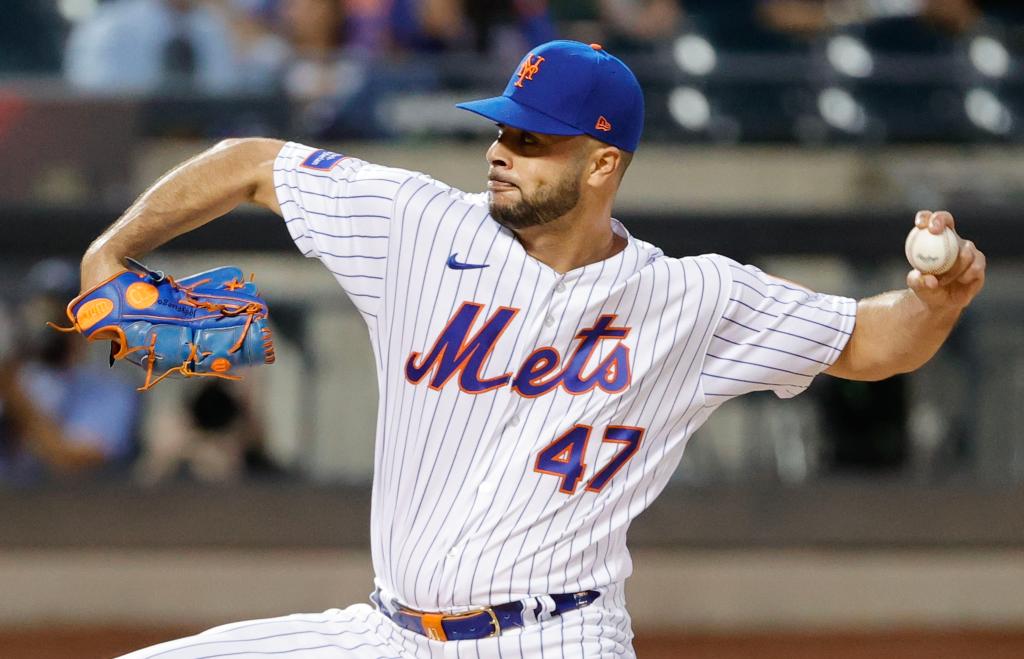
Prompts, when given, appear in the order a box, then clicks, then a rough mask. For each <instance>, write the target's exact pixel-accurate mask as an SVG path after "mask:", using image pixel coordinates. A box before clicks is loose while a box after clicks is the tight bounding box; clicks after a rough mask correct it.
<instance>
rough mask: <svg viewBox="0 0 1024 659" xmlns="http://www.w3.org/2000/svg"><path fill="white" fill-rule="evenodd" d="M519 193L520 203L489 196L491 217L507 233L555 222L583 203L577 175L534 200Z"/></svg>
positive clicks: (520, 191) (565, 179) (570, 176)
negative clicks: (500, 201)
mask: <svg viewBox="0 0 1024 659" xmlns="http://www.w3.org/2000/svg"><path fill="white" fill-rule="evenodd" d="M517 189H518V190H519V194H520V198H519V199H518V200H517V201H511V202H507V203H499V202H498V201H496V200H495V198H494V193H493V192H492V193H490V194H489V199H490V211H491V217H493V218H494V219H495V220H497V222H498V224H501V225H502V226H504V227H506V228H508V229H512V230H515V229H526V228H528V227H535V226H540V225H542V224H548V223H549V222H554V221H555V220H557V219H558V218H560V217H562V216H563V215H565V214H566V213H568V212H569V211H571V210H572V209H573V208H576V204H578V203H579V201H580V179H579V176H578V172H575V171H574V172H570V173H569V174H568V175H567V176H565V177H564V178H562V179H561V180H560V181H558V183H557V184H556V185H555V186H554V187H552V188H549V189H546V190H541V191H539V192H537V193H535V194H533V195H531V196H527V195H526V193H524V192H523V191H522V189H521V188H517Z"/></svg>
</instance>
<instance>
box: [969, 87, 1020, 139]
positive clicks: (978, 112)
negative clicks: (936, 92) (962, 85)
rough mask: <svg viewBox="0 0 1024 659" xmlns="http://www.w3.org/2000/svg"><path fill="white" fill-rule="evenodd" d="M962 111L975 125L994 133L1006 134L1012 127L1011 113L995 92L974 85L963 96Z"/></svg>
mask: <svg viewBox="0 0 1024 659" xmlns="http://www.w3.org/2000/svg"><path fill="white" fill-rule="evenodd" d="M964 111H965V112H966V113H967V117H968V118H969V119H970V120H971V122H972V123H974V125H975V126H977V127H978V128H981V129H982V130H986V131H988V132H990V133H993V134H995V135H1006V134H1007V133H1009V132H1010V129H1012V128H1013V115H1011V114H1010V110H1009V109H1007V107H1006V106H1005V105H1004V104H1003V102H1002V101H1000V100H999V98H997V97H996V95H995V94H993V93H992V92H990V91H989V90H987V89H982V88H980V87H975V88H974V89H972V90H970V91H969V92H967V95H966V96H964Z"/></svg>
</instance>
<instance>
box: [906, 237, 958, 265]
mask: <svg viewBox="0 0 1024 659" xmlns="http://www.w3.org/2000/svg"><path fill="white" fill-rule="evenodd" d="M904 249H905V251H906V253H907V260H908V261H910V265H912V266H914V267H915V268H917V269H918V270H919V271H920V272H921V274H924V275H941V274H942V273H944V272H946V271H948V270H949V269H950V268H952V267H953V264H954V263H956V259H957V256H958V255H959V253H960V239H959V238H958V237H957V235H956V232H955V231H953V229H952V228H950V227H946V228H945V229H944V230H943V231H942V233H939V234H934V233H932V232H931V231H929V230H928V229H927V228H924V229H919V228H917V227H914V228H913V229H911V230H910V234H908V235H907V242H906V243H905V244H904Z"/></svg>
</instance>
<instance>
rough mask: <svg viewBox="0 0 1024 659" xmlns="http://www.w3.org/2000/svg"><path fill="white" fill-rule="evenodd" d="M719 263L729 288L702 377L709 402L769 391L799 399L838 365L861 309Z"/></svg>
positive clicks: (841, 299) (843, 299)
mask: <svg viewBox="0 0 1024 659" xmlns="http://www.w3.org/2000/svg"><path fill="white" fill-rule="evenodd" d="M717 259H718V263H719V267H720V269H721V270H722V271H723V279H724V280H725V281H727V282H730V283H729V285H728V286H726V287H725V288H724V290H725V291H726V292H727V294H728V299H726V300H724V303H725V304H724V311H723V313H722V316H721V319H720V320H719V322H718V325H717V327H716V328H715V332H714V333H713V335H712V338H711V342H710V343H709V345H708V350H707V354H706V355H705V359H704V365H703V368H702V370H701V384H702V386H703V388H704V393H705V395H706V396H707V398H708V402H709V403H711V404H717V403H721V402H724V401H725V400H728V399H729V398H733V397H735V396H739V395H742V394H745V393H749V392H752V391H762V390H771V391H773V392H775V394H776V395H777V396H778V397H779V398H791V397H793V396H796V395H797V394H799V393H800V392H802V391H804V390H805V389H806V388H807V387H808V386H809V385H810V383H811V380H812V379H814V376H815V375H817V374H818V373H821V372H822V371H824V370H825V369H826V368H828V367H829V366H831V365H832V364H833V363H834V362H835V361H836V359H838V357H839V355H840V353H841V352H842V351H843V348H844V347H845V346H846V342H847V341H848V340H849V338H850V335H851V334H852V333H853V327H854V323H855V321H856V318H857V302H856V301H855V300H853V299H851V298H847V297H839V296H835V295H824V294H821V293H815V292H813V291H811V290H809V289H806V288H803V287H801V286H798V285H796V284H794V283H792V282H789V281H786V280H784V279H779V278H777V277H773V276H771V275H768V274H765V273H764V272H762V271H761V270H759V269H757V268H755V267H754V266H750V265H740V264H739V263H737V262H735V261H733V260H731V259H727V258H725V257H717Z"/></svg>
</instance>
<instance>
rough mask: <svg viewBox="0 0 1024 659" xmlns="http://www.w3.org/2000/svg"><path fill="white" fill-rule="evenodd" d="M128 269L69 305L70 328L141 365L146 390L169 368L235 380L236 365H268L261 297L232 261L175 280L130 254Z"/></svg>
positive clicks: (270, 354) (270, 355)
mask: <svg viewBox="0 0 1024 659" xmlns="http://www.w3.org/2000/svg"><path fill="white" fill-rule="evenodd" d="M126 261H127V263H128V266H129V268H130V269H128V270H124V271H122V272H119V273H118V274H116V275H114V276H113V277H111V278H110V279H108V280H107V281H105V282H103V283H101V284H99V285H98V286H96V287H94V288H92V289H91V290H89V291H86V292H85V293H82V294H81V295H79V296H78V297H76V298H75V299H73V300H71V302H70V303H68V307H67V314H68V318H69V319H70V320H71V324H72V326H71V327H57V326H56V325H52V324H51V326H52V327H54V328H55V329H58V330H61V331H65V332H72V331H77V332H79V333H81V334H82V335H83V336H84V337H86V338H87V339H88V340H89V341H103V340H109V341H110V342H111V343H110V363H111V365H113V363H114V361H115V360H119V359H127V360H128V361H130V362H133V363H135V364H138V365H139V366H141V367H143V368H144V369H146V380H145V383H144V384H143V385H142V386H141V387H139V391H145V390H147V389H149V388H151V387H153V386H154V385H155V384H156V383H158V382H160V381H161V380H163V379H164V378H166V377H168V376H170V375H172V374H180V375H182V376H184V377H195V376H210V377H219V378H226V379H229V380H237V379H239V377H238V376H236V375H234V374H233V373H234V372H235V371H236V370H237V369H238V368H240V367H243V366H254V365H257V364H270V363H273V361H274V344H273V340H272V337H271V333H270V328H268V327H267V303H266V302H265V301H264V300H263V298H261V297H260V296H259V294H258V292H257V290H256V285H255V284H254V283H253V282H252V280H251V278H250V279H249V280H248V281H246V280H245V279H244V278H243V276H242V271H241V270H239V269H238V268H233V267H222V268H214V269H213V270H207V271H206V272H200V273H198V274H195V275H192V276H190V277H185V278H184V279H178V280H175V279H174V278H173V277H171V276H169V275H165V274H164V273H162V272H159V271H154V270H150V269H149V268H147V267H145V266H144V265H142V264H141V263H139V262H138V261H135V260H134V259H126Z"/></svg>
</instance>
